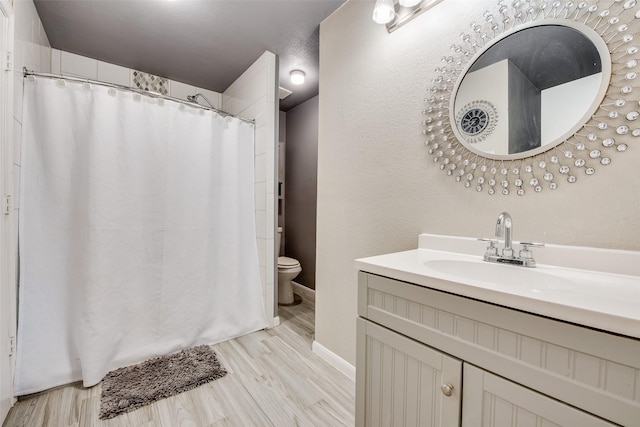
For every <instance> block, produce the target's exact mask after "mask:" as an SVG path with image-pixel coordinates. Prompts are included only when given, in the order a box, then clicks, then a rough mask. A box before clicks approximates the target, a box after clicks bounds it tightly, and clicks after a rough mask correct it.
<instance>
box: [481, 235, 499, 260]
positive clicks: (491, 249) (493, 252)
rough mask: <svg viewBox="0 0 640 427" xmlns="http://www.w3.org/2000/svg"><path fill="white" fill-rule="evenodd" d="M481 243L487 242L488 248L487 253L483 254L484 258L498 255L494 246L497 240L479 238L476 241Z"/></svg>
mask: <svg viewBox="0 0 640 427" xmlns="http://www.w3.org/2000/svg"><path fill="white" fill-rule="evenodd" d="M478 240H479V241H481V242H488V243H489V246H487V251H486V252H485V254H484V255H485V257H486V256H492V255H498V248H497V247H496V245H497V244H498V240H497V239H485V238H480V239H478Z"/></svg>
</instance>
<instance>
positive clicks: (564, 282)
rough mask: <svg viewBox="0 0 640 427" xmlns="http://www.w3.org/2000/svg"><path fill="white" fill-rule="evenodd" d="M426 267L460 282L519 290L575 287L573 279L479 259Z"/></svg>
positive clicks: (438, 262) (430, 263) (427, 263)
mask: <svg viewBox="0 0 640 427" xmlns="http://www.w3.org/2000/svg"><path fill="white" fill-rule="evenodd" d="M424 266H425V267H427V268H429V269H431V270H433V271H435V272H438V273H441V274H445V275H447V276H451V277H452V278H455V279H456V280H458V281H461V282H465V281H468V280H469V279H472V280H473V281H474V282H483V283H485V284H489V285H508V286H509V287H512V288H517V289H518V290H520V291H523V290H526V291H529V292H533V293H541V292H552V291H560V290H563V289H567V288H569V287H573V286H575V283H574V282H573V281H572V280H568V279H566V278H564V277H559V276H557V275H555V274H550V273H548V272H545V271H541V270H539V269H538V268H527V267H516V266H511V265H504V264H495V263H490V262H485V261H479V260H451V259H436V260H429V261H425V262H424Z"/></svg>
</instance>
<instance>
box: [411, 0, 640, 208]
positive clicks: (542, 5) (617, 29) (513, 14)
mask: <svg viewBox="0 0 640 427" xmlns="http://www.w3.org/2000/svg"><path fill="white" fill-rule="evenodd" d="M603 3H605V5H606V6H603ZM637 5H638V2H637V0H611V1H609V2H603V1H592V2H586V1H580V2H576V3H574V2H573V1H565V2H560V1H554V2H548V1H542V2H539V1H535V0H514V1H512V2H510V3H509V4H508V5H507V4H506V1H505V0H498V16H494V15H493V14H491V13H490V12H489V11H486V12H484V14H483V23H482V24H479V23H476V22H472V23H471V29H472V32H471V33H464V32H463V33H461V34H460V37H461V39H462V44H461V45H456V44H454V45H452V46H451V50H452V51H453V55H451V56H445V57H443V58H442V61H443V62H444V63H445V65H444V66H442V67H438V68H436V69H435V71H436V73H437V74H438V76H437V77H435V78H434V79H433V80H432V83H433V84H434V85H433V86H432V87H431V88H430V89H428V93H429V94H428V96H427V98H426V99H425V106H426V107H425V110H424V111H423V115H424V116H425V117H424V120H423V122H422V123H423V126H424V129H423V134H424V136H425V145H426V147H427V150H428V153H429V154H430V155H431V156H433V161H434V163H435V164H436V165H437V166H439V168H440V169H441V170H442V171H444V172H445V173H446V174H447V175H449V176H451V177H453V178H454V179H455V180H456V181H457V182H460V183H462V184H463V185H464V186H465V187H467V188H474V189H475V190H476V191H477V192H483V191H485V190H486V191H487V193H488V194H490V195H493V194H496V193H497V192H500V193H502V194H503V195H509V194H511V193H516V194H517V195H519V196H524V195H525V194H527V193H529V192H531V191H533V192H541V191H542V190H543V189H544V188H547V189H550V190H555V189H557V188H558V187H559V183H560V182H562V181H565V180H566V182H568V183H575V182H576V181H577V180H578V175H585V176H591V175H593V174H595V172H596V167H597V168H600V167H604V166H608V165H610V164H611V162H612V160H611V157H612V156H613V155H616V153H622V152H625V151H626V150H627V148H628V142H629V138H628V137H639V136H640V122H639V121H638V119H639V118H640V112H639V110H640V101H638V99H639V98H638V95H637V94H636V93H634V91H636V90H640V88H636V87H634V86H633V85H632V82H633V81H635V80H636V79H637V78H638V75H639V74H638V65H639V61H638V57H639V56H640V53H639V52H640V48H638V46H637V45H636V44H635V43H634V39H635V35H636V32H637V29H638V26H639V25H640V10H638V7H637ZM550 21H565V22H567V25H569V26H574V27H575V26H585V27H588V28H590V29H592V30H593V32H595V33H596V34H597V35H598V36H599V37H601V38H602V41H604V43H605V44H606V46H607V49H608V51H609V55H610V64H611V70H610V71H611V77H610V79H609V82H608V86H605V88H604V90H603V91H604V95H603V97H600V98H599V99H596V100H595V101H594V102H595V105H594V107H595V112H593V113H590V114H589V117H587V118H586V121H585V122H584V123H577V124H576V126H575V127H574V128H575V129H576V130H575V131H573V129H572V133H571V134H570V135H569V136H568V137H567V138H562V139H560V140H559V141H557V142H554V143H552V144H549V145H548V146H547V147H548V148H544V149H542V150H536V151H534V152H532V153H533V154H532V155H530V156H527V157H523V156H519V157H520V158H514V159H509V158H504V157H505V156H495V158H492V157H491V156H490V155H488V154H479V153H477V152H475V151H472V150H471V149H469V148H467V146H465V144H463V143H462V142H461V141H460V140H459V139H458V138H457V137H456V133H455V132H454V130H453V126H455V124H453V123H452V120H454V119H455V117H453V116H455V112H454V110H453V101H454V100H455V95H456V89H457V87H458V85H459V83H460V81H461V80H462V79H463V78H464V70H466V69H467V68H468V66H469V65H470V64H472V63H473V62H475V60H476V59H477V58H478V57H479V56H480V55H482V53H483V52H485V50H486V49H487V48H488V47H490V46H492V45H493V44H494V43H495V42H496V41H498V40H501V39H503V38H504V37H508V36H509V35H510V34H512V33H514V32H516V31H519V30H520V29H521V28H527V27H531V26H534V25H536V23H538V24H540V25H546V23H547V22H550ZM603 59H605V58H603ZM607 59H608V58H607ZM469 107H470V108H469V110H468V111H473V110H474V106H469ZM476 110H477V108H476ZM484 111H485V113H486V112H487V110H486V109H485V110H484ZM474 113H475V114H477V113H478V112H477V111H475V112H474ZM489 115H491V111H489ZM481 116H482V114H480V118H482V117H481ZM469 119H471V120H472V121H471V124H472V125H473V124H477V122H478V120H477V119H476V118H475V117H474V116H473V114H470V116H469ZM634 125H635V126H634ZM632 128H633V129H632ZM470 129H473V128H472V127H470ZM488 129H489V130H491V128H490V127H489V128H488ZM484 130H485V127H483V129H482V131H484ZM624 141H626V142H624Z"/></svg>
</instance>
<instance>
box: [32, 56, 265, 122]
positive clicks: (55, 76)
mask: <svg viewBox="0 0 640 427" xmlns="http://www.w3.org/2000/svg"><path fill="white" fill-rule="evenodd" d="M22 72H23V74H24V77H27V76H35V77H44V78H48V79H63V80H69V81H72V82H78V83H89V84H95V85H100V86H106V87H112V88H115V89H121V90H126V91H129V92H135V93H139V94H141V95H147V96H150V97H152V98H163V99H168V100H171V101H174V102H177V103H180V104H184V105H188V106H190V107H196V108H202V109H203V110H210V111H215V112H216V113H218V114H220V115H221V116H224V117H233V118H236V119H238V120H241V121H243V122H247V123H251V124H255V120H250V119H246V118H244V117H242V116H238V115H235V114H231V113H227V112H226V111H223V110H220V109H218V108H213V107H207V106H206V105H201V104H198V103H197V102H189V101H185V100H184V99H180V98H174V97H172V96H169V95H163V94H161V93H157V92H150V91H148V90H142V89H137V88H133V87H128V86H123V85H119V84H116V83H108V82H102V81H100V80H92V79H85V78H82V77H74V76H66V75H64V74H50V73H38V72H36V71H32V70H27V68H26V67H22ZM203 97H204V96H203ZM205 99H206V98H205Z"/></svg>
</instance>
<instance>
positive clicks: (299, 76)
mask: <svg viewBox="0 0 640 427" xmlns="http://www.w3.org/2000/svg"><path fill="white" fill-rule="evenodd" d="M289 76H290V77H291V83H293V84H294V85H301V84H302V83H304V71H302V70H293V71H292V72H291V73H290V74H289Z"/></svg>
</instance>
